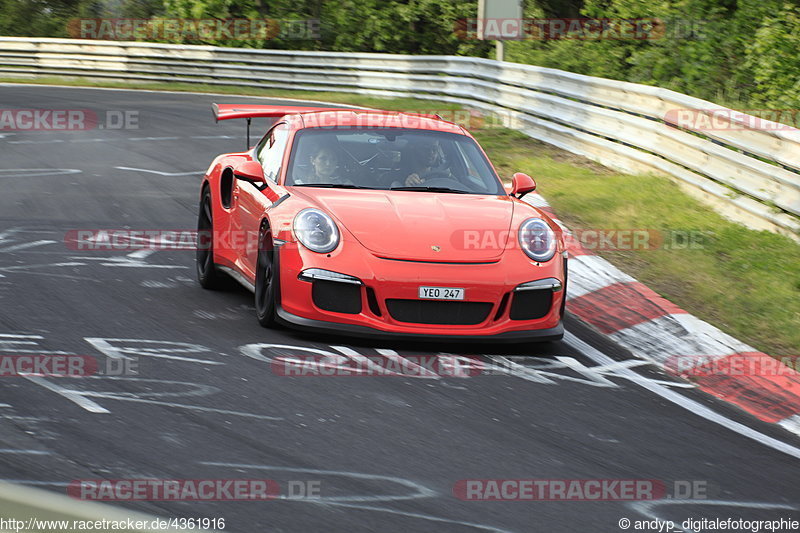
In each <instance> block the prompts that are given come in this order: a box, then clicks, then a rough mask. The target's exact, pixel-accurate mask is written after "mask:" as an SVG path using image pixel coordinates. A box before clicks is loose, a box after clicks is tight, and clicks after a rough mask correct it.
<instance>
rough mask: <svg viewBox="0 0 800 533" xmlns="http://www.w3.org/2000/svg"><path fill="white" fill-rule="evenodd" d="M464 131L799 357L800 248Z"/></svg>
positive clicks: (771, 344)
mask: <svg viewBox="0 0 800 533" xmlns="http://www.w3.org/2000/svg"><path fill="white" fill-rule="evenodd" d="M0 81H6V82H15V83H20V82H22V83H24V82H30V83H51V84H58V85H74V86H92V87H119V88H126V89H151V90H170V91H187V92H198V91H199V92H212V93H220V94H244V95H252V96H268V97H285V98H297V99H308V100H324V101H330V102H337V103H342V104H351V105H358V106H366V107H379V108H383V109H391V110H406V111H430V110H431V109H437V110H442V111H449V110H455V109H459V108H460V107H459V106H458V105H454V104H447V103H442V102H435V101H430V100H419V99H414V98H392V99H386V98H379V97H372V96H365V95H358V94H342V93H331V92H311V91H290V90H267V89H257V88H241V87H232V86H220V85H202V84H187V83H175V84H173V83H122V82H120V83H114V82H108V83H98V82H95V81H90V80H82V79H78V80H65V79H61V78H38V79H36V80H18V79H8V78H7V79H2V78H0ZM472 133H473V134H474V135H475V137H476V138H477V139H478V141H479V142H480V143H481V144H482V145H483V147H484V148H485V150H486V151H487V153H488V154H489V156H490V158H491V159H492V161H493V163H494V164H495V166H496V167H497V170H498V172H499V173H500V174H501V176H503V177H504V178H505V179H508V177H509V176H511V174H512V173H513V172H517V171H521V172H526V173H527V174H530V175H531V176H533V177H534V178H535V179H536V180H537V183H539V186H540V190H541V192H542V193H543V194H544V195H545V196H546V197H547V199H548V200H549V201H550V203H551V204H552V205H553V207H554V209H555V210H556V212H557V213H558V214H559V217H560V218H562V219H563V220H564V222H566V223H567V225H568V226H569V227H570V228H571V229H573V230H579V229H603V230H611V229H647V230H653V231H658V232H661V233H662V234H663V235H665V236H666V242H667V244H677V245H678V246H670V247H661V248H658V249H652V250H651V249H647V250H627V251H600V252H599V254H600V255H601V256H603V257H605V258H606V259H608V260H609V261H610V262H611V263H613V264H615V265H616V266H617V267H619V268H620V269H622V270H623V271H625V272H626V273H628V274H630V275H632V276H634V277H635V278H637V279H639V280H640V281H641V282H643V283H645V284H646V285H648V286H649V287H650V288H652V289H653V290H654V291H656V292H658V293H659V294H661V295H662V296H664V297H665V298H667V299H669V300H671V301H672V302H674V303H676V304H677V305H679V306H680V307H682V308H683V309H686V310H687V311H689V312H690V313H692V314H694V315H696V316H698V317H699V318H701V319H703V320H706V321H707V322H709V323H711V324H714V325H715V326H717V327H719V328H720V329H721V330H723V331H725V332H726V333H728V334H730V335H733V336H734V337H736V338H739V339H741V340H742V341H745V342H747V343H748V344H751V345H752V346H754V347H755V348H757V349H759V350H761V351H764V352H766V353H769V354H771V355H773V356H787V355H788V356H791V355H800V245H798V244H797V243H795V242H794V241H792V240H791V239H789V238H787V237H783V236H780V235H776V234H773V233H770V232H766V231H753V230H750V229H748V228H746V227H744V226H741V225H739V224H736V223H734V222H730V221H727V220H725V219H724V218H722V217H721V216H719V215H717V214H716V213H715V212H714V211H713V210H711V209H710V208H708V207H706V206H704V205H702V204H700V203H699V202H697V201H696V200H694V199H693V198H691V197H690V196H688V195H686V194H685V193H683V192H681V190H680V189H679V188H678V186H677V185H676V184H674V183H673V182H671V181H670V180H668V179H666V178H663V177H657V176H641V175H637V176H631V175H624V174H619V173H615V172H612V171H610V170H608V169H606V168H605V167H602V166H600V165H597V164H594V163H592V162H590V161H588V160H587V159H584V158H581V157H578V156H574V155H572V154H569V153H567V152H564V151H562V150H559V149H556V148H554V147H551V146H548V145H545V144H543V143H540V142H538V141H535V140H532V139H530V138H528V137H526V136H525V135H523V134H521V133H519V132H516V131H512V130H508V129H504V128H485V129H477V130H473V131H472ZM689 233H691V234H692V235H694V236H695V237H696V238H695V239H694V240H693V243H692V245H690V246H686V241H685V240H684V239H683V236H685V235H687V234H689Z"/></svg>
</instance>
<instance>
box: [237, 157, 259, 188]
mask: <svg viewBox="0 0 800 533" xmlns="http://www.w3.org/2000/svg"><path fill="white" fill-rule="evenodd" d="M233 175H234V177H236V179H240V180H243V181H249V182H250V183H252V184H253V185H257V186H260V185H266V183H267V180H266V178H264V169H263V168H261V163H259V162H258V161H245V162H243V163H240V164H238V165H237V166H236V167H234V169H233Z"/></svg>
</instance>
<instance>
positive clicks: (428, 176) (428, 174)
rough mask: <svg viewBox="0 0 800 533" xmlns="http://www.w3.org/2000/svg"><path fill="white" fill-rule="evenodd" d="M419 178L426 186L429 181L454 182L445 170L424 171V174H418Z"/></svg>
mask: <svg viewBox="0 0 800 533" xmlns="http://www.w3.org/2000/svg"><path fill="white" fill-rule="evenodd" d="M419 177H420V178H422V179H423V180H425V183H426V184H427V183H428V182H429V181H431V180H451V181H456V180H454V179H453V178H451V177H450V172H448V171H447V170H426V171H425V172H420V173H419ZM437 187H438V185H437Z"/></svg>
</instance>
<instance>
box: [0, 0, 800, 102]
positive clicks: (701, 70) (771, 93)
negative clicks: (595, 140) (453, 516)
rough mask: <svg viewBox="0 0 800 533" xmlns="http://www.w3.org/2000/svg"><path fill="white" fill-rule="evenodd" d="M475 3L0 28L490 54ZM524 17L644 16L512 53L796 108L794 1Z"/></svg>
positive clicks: (159, 12)
mask: <svg viewBox="0 0 800 533" xmlns="http://www.w3.org/2000/svg"><path fill="white" fill-rule="evenodd" d="M476 15H477V0H316V1H314V0H0V34H2V35H12V36H14V35H15V36H43V37H68V36H69V34H68V31H67V25H68V22H69V20H70V19H72V18H80V17H89V18H99V17H108V18H151V17H178V18H202V19H208V18H219V19H225V18H240V17H241V18H254V19H256V18H262V19H263V18H274V19H318V20H319V21H320V24H321V32H320V37H319V38H318V39H313V40H281V39H272V40H262V41H232V40H215V41H202V42H201V41H192V40H186V41H183V42H187V43H191V44H214V45H225V46H244V47H256V48H293V49H305V50H335V51H343V52H355V51H358V52H392V53H408V54H456V55H474V56H480V57H491V56H492V54H493V46H492V43H489V42H479V41H468V40H463V39H460V38H459V37H458V36H457V35H456V32H455V31H454V29H455V27H456V21H458V20H459V19H466V18H473V17H476ZM525 16H526V17H536V18H541V17H570V18H577V17H591V18H612V19H613V18H639V17H641V18H651V17H658V18H660V19H662V20H664V21H665V22H666V24H667V28H668V30H669V31H668V32H667V34H666V36H665V37H664V38H661V39H656V40H649V41H620V40H616V41H615V40H603V41H581V40H555V41H534V40H526V41H516V42H509V43H508V44H507V52H506V53H507V57H506V59H507V60H509V61H516V62H520V63H530V64H535V65H542V66H546V67H553V68H559V69H563V70H569V71H572V72H578V73H582V74H589V75H592V76H602V77H607V78H613V79H619V80H628V81H633V82H637V83H645V84H651V85H658V86H661V87H666V88H670V89H674V90H676V91H680V92H683V93H686V94H690V95H693V96H698V97H700V98H705V99H707V100H712V101H716V102H719V103H722V104H726V105H730V106H734V107H739V108H743V107H747V106H751V107H754V108H770V109H797V108H799V107H800V0H738V1H737V0H525Z"/></svg>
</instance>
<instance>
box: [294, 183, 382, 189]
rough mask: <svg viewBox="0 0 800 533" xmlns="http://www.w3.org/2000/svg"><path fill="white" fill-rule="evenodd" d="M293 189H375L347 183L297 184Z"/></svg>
mask: <svg viewBox="0 0 800 533" xmlns="http://www.w3.org/2000/svg"><path fill="white" fill-rule="evenodd" d="M294 187H324V188H326V189H371V190H376V188H375V187H364V186H362V185H351V184H349V183H297V184H295V185H294Z"/></svg>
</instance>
